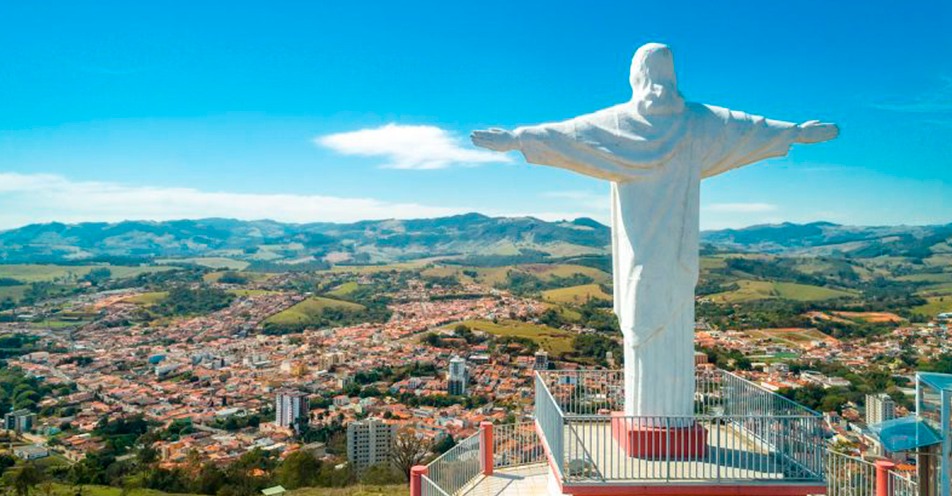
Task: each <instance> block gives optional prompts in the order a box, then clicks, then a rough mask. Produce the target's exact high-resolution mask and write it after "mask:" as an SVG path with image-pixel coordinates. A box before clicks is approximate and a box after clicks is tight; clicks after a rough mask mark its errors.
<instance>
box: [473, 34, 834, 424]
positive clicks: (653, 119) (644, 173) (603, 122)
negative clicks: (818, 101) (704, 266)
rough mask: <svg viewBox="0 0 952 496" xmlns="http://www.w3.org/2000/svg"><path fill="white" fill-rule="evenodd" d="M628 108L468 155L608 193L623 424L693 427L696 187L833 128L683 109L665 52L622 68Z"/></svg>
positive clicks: (490, 136)
mask: <svg viewBox="0 0 952 496" xmlns="http://www.w3.org/2000/svg"><path fill="white" fill-rule="evenodd" d="M630 82H631V89H632V97H631V100H630V101H628V102H625V103H622V104H620V105H615V106H613V107H609V108H606V109H603V110H599V111H597V112H594V113H591V114H587V115H583V116H580V117H576V118H574V119H569V120H567V121H563V122H556V123H552V124H540V125H538V126H527V127H520V128H518V129H516V130H514V131H506V130H502V129H490V130H488V131H475V132H474V133H473V134H472V139H473V143H474V144H476V145H477V146H480V147H483V148H488V149H490V150H496V151H501V152H506V151H511V150H518V151H520V152H522V154H523V155H525V158H526V161H527V162H529V163H533V164H539V165H549V166H553V167H560V168H563V169H569V170H572V171H575V172H578V173H581V174H585V175H587V176H592V177H596V178H600V179H605V180H608V181H611V223H612V259H613V262H614V274H613V277H614V310H615V314H616V315H617V316H618V322H619V324H620V326H621V330H622V333H623V335H624V352H625V356H624V376H625V408H624V414H625V415H629V416H679V417H687V416H691V415H693V411H694V410H693V406H694V387H695V386H694V288H695V286H696V285H697V278H698V234H699V225H698V217H699V214H700V212H699V208H700V206H699V195H700V185H701V180H702V179H704V178H706V177H711V176H714V175H717V174H721V173H723V172H727V171H729V170H731V169H736V168H738V167H742V166H745V165H748V164H752V163H754V162H757V161H760V160H764V159H766V158H770V157H780V156H783V155H786V153H787V152H788V150H789V148H790V145H792V144H794V143H819V142H822V141H828V140H831V139H833V138H835V137H836V136H837V134H838V129H837V127H836V126H835V125H833V124H824V123H819V122H817V121H809V122H805V123H803V124H795V123H792V122H783V121H776V120H771V119H765V118H763V117H759V116H755V115H750V114H746V113H743V112H738V111H735V110H728V109H726V108H721V107H715V106H711V105H703V104H699V103H693V102H686V101H684V98H683V97H682V96H681V93H680V92H679V91H678V86H677V79H676V77H675V72H674V60H673V57H672V55H671V50H670V49H669V48H668V47H667V46H665V45H661V44H657V43H650V44H647V45H644V46H642V47H641V48H639V49H638V51H637V52H636V53H635V56H634V58H633V59H632V62H631V77H630Z"/></svg>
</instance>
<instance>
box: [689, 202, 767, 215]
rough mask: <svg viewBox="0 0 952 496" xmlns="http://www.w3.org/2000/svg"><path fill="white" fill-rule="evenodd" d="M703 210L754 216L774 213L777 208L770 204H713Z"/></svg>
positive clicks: (705, 206) (702, 208)
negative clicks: (755, 214)
mask: <svg viewBox="0 0 952 496" xmlns="http://www.w3.org/2000/svg"><path fill="white" fill-rule="evenodd" d="M701 210H703V211H705V212H711V213H719V214H753V213H763V212H773V211H775V210H777V206H776V205H773V204H770V203H711V204H708V205H704V206H703V207H701Z"/></svg>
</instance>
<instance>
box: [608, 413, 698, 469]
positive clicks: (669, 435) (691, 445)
mask: <svg viewBox="0 0 952 496" xmlns="http://www.w3.org/2000/svg"><path fill="white" fill-rule="evenodd" d="M612 437H613V438H615V441H616V442H618V444H619V446H621V447H622V449H624V450H625V453H626V454H628V456H631V457H635V458H651V459H661V458H663V459H680V460H689V459H697V458H703V457H704V453H705V451H706V450H707V429H705V428H704V427H701V424H698V423H695V424H694V425H691V426H687V427H658V426H653V425H648V424H647V419H637V418H631V417H628V418H626V417H625V416H624V414H623V413H621V412H613V413H612Z"/></svg>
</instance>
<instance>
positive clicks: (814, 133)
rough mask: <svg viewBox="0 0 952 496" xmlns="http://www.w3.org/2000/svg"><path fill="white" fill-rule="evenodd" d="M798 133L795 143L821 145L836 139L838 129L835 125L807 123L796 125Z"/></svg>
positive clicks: (815, 122) (817, 122)
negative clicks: (798, 129)
mask: <svg viewBox="0 0 952 496" xmlns="http://www.w3.org/2000/svg"><path fill="white" fill-rule="evenodd" d="M797 127H798V128H800V133H799V134H798V136H797V143H822V142H824V141H830V140H831V139H833V138H836V137H837V136H839V134H840V128H838V127H836V124H830V123H828V122H820V121H807V122H804V123H803V124H799V125H797Z"/></svg>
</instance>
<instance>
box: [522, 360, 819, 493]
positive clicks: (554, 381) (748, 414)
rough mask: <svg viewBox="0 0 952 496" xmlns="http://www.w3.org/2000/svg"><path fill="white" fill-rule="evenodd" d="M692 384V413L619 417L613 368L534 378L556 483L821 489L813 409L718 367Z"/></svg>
mask: <svg viewBox="0 0 952 496" xmlns="http://www.w3.org/2000/svg"><path fill="white" fill-rule="evenodd" d="M695 383H696V390H695V404H694V411H695V414H694V415H692V416H681V417H647V416H621V415H620V414H619V413H614V414H613V413H612V412H621V411H623V406H624V403H623V400H624V381H623V376H622V373H621V372H620V371H599V370H581V371H552V372H549V371H546V372H537V375H536V420H537V422H538V423H539V427H540V429H541V430H542V433H543V435H544V437H545V440H544V441H545V443H546V444H547V446H548V449H549V452H550V453H551V455H552V460H551V461H552V462H553V465H554V466H555V467H556V469H557V470H559V471H560V474H559V475H560V476H561V478H562V480H563V481H564V482H566V483H569V484H571V483H593V482H618V481H626V480H628V481H646V482H670V481H675V480H676V481H696V480H704V481H713V483H715V484H717V483H724V484H729V483H737V482H743V483H749V482H752V481H763V482H765V483H771V482H784V483H811V484H813V483H822V481H823V479H824V470H823V459H824V452H825V442H824V430H823V419H822V417H821V416H820V415H819V414H818V413H817V412H815V411H813V410H810V409H808V408H805V407H803V406H801V405H799V404H797V403H795V402H792V401H790V400H788V399H786V398H784V397H782V396H780V395H777V394H775V393H772V392H770V391H767V390H765V389H763V388H760V387H759V386H757V385H755V384H753V383H751V382H750V381H746V380H744V379H742V378H740V377H737V376H735V375H733V374H730V373H728V372H724V371H720V370H713V371H699V372H698V374H697V376H696V377H695ZM685 426H694V427H695V428H693V429H685V428H684V427H685ZM696 427H701V428H703V430H701V429H697V428H696ZM632 431H634V432H649V435H645V436H640V437H637V438H629V437H628V433H629V432H632ZM619 433H621V434H619ZM639 443H641V444H639ZM623 445H624V446H623ZM701 451H703V454H701ZM633 452H634V453H641V454H642V455H638V456H631V453H633ZM689 455H690V456H689Z"/></svg>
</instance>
